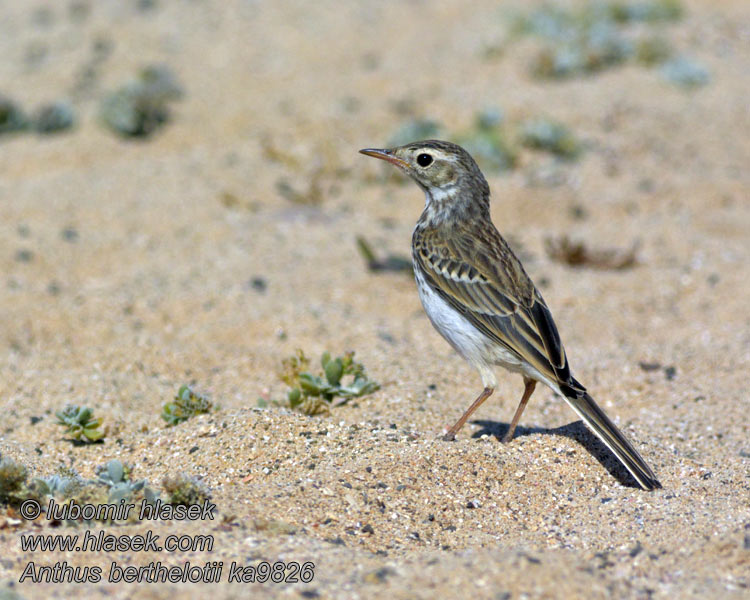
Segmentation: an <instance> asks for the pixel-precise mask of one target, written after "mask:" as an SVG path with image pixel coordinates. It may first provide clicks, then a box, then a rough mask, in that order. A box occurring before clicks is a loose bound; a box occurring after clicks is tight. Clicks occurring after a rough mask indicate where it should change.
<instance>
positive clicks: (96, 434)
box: [83, 428, 104, 442]
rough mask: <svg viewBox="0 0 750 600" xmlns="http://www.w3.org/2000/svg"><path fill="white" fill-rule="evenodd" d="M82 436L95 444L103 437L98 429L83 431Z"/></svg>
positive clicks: (102, 433)
mask: <svg viewBox="0 0 750 600" xmlns="http://www.w3.org/2000/svg"><path fill="white" fill-rule="evenodd" d="M83 435H84V436H86V438H87V439H89V440H90V441H92V442H97V441H99V440H100V439H102V438H103V437H104V432H103V431H100V430H99V429H88V428H85V429H84V430H83Z"/></svg>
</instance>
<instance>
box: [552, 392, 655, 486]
mask: <svg viewBox="0 0 750 600" xmlns="http://www.w3.org/2000/svg"><path fill="white" fill-rule="evenodd" d="M565 400H566V401H567V402H568V404H570V406H571V408H573V410H575V411H576V413H578V416H579V417H581V418H582V419H583V422H584V423H586V425H588V427H589V429H591V431H593V432H594V433H595V434H596V436H597V437H598V438H599V439H600V440H601V441H602V442H604V444H605V445H606V446H607V448H609V449H610V450H611V451H612V453H613V454H614V455H615V456H616V457H617V458H618V459H619V461H620V462H621V463H622V464H623V465H624V466H625V468H626V469H627V470H628V471H630V474H631V475H632V476H633V477H635V480H636V481H637V482H638V485H640V486H641V487H642V488H643V489H644V490H653V489H655V488H660V487H661V483H659V481H658V480H657V479H656V475H654V472H653V471H652V470H651V468H650V467H649V466H648V465H647V464H646V461H645V460H643V458H641V455H640V454H638V451H637V450H636V449H635V448H633V446H632V445H631V443H630V442H629V441H628V440H627V439H625V436H624V435H622V433H621V432H620V430H619V429H617V427H615V424H614V423H612V421H610V420H609V417H608V416H607V415H606V414H604V411H603V410H602V409H601V408H599V406H598V405H597V404H596V402H594V399H593V398H592V397H591V396H589V395H588V394H587V393H585V392H584V393H583V394H582V395H576V394H575V393H571V394H570V396H567V395H566V396H565Z"/></svg>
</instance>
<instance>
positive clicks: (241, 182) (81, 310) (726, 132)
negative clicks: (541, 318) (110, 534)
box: [0, 0, 750, 426]
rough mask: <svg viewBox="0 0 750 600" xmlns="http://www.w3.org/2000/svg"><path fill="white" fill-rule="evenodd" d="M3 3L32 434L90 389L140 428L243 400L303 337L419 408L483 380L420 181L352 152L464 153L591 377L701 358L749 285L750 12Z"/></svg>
mask: <svg viewBox="0 0 750 600" xmlns="http://www.w3.org/2000/svg"><path fill="white" fill-rule="evenodd" d="M0 11H1V14H2V19H0V50H1V54H0V56H1V57H2V59H1V60H0V94H1V95H2V99H1V100H0V240H1V241H0V248H1V249H2V252H0V262H1V263H2V270H3V273H4V283H3V294H2V296H1V297H0V302H2V303H3V314H4V317H3V320H2V323H1V324H0V327H1V328H2V329H1V330H2V343H3V344H4V345H5V351H4V356H5V360H4V361H3V362H2V366H0V369H1V370H2V371H3V377H2V383H0V385H2V386H4V389H3V392H4V393H2V397H3V399H4V401H5V402H6V403H8V405H9V406H12V408H11V412H12V413H13V414H17V415H19V417H20V416H23V417H24V418H25V417H27V416H29V415H28V414H26V413H29V412H30V411H32V410H35V409H36V406H35V407H34V408H33V409H32V407H31V406H30V405H29V404H28V402H27V401H28V400H29V399H32V398H33V399H34V400H38V401H40V402H41V403H42V405H45V406H46V403H49V405H50V406H48V407H47V410H50V407H51V406H53V405H56V404H59V403H60V402H61V401H62V397H63V396H66V395H69V394H71V393H73V394H74V395H79V396H81V397H90V398H97V399H98V401H100V402H101V403H102V409H103V410H105V411H111V412H112V414H113V416H115V417H117V416H120V417H121V416H122V415H123V414H124V411H129V410H130V408H132V407H133V406H141V405H144V406H145V405H148V404H149V403H152V402H158V400H154V398H155V397H157V398H158V397H159V394H162V393H165V394H170V393H172V391H173V390H174V389H175V388H176V386H177V385H178V384H179V383H181V382H189V381H192V382H200V383H201V385H203V386H204V387H205V388H207V389H210V390H212V391H213V392H214V393H216V394H218V395H221V396H222V397H225V398H227V400H226V402H228V403H229V405H231V406H235V407H238V408H239V407H243V406H246V405H247V404H248V403H250V404H253V403H254V402H255V398H256V396H258V395H260V396H262V397H265V398H271V397H272V396H273V395H274V393H276V392H275V391H274V390H276V389H277V388H276V387H275V386H278V385H279V383H278V377H277V376H276V370H277V367H278V364H279V361H280V360H281V358H282V357H283V356H286V355H289V354H290V353H291V352H292V351H293V350H294V348H296V347H305V348H309V349H310V350H309V352H310V353H311V354H313V355H317V354H318V353H319V352H321V351H323V350H324V349H326V348H328V347H331V349H334V348H339V349H341V350H344V349H357V350H358V351H359V352H364V353H365V354H366V355H367V357H368V360H369V362H370V364H371V365H374V367H373V368H374V369H379V370H380V371H381V372H382V373H383V374H382V375H381V379H388V380H391V381H394V382H398V383H397V384H395V385H401V386H406V387H405V388H404V390H406V392H405V393H407V394H417V395H418V394H420V393H421V391H420V390H422V389H423V385H422V384H421V383H419V382H416V381H411V380H409V378H408V377H407V378H406V379H405V373H406V372H405V371H401V370H400V369H402V368H407V369H408V368H409V367H408V366H409V365H413V364H417V365H418V372H422V373H426V374H427V375H425V377H427V378H429V377H431V376H438V375H441V376H442V377H443V379H447V380H448V381H449V382H451V383H449V384H448V385H449V389H450V390H452V389H454V388H452V387H450V386H453V385H455V382H456V381H458V380H462V379H467V380H470V379H471V378H472V374H471V372H470V370H469V369H468V368H467V367H465V366H462V365H461V363H460V361H454V362H452V363H451V367H450V368H451V369H453V370H450V371H448V372H447V373H444V372H443V371H442V370H441V369H442V365H441V361H440V360H435V356H434V355H431V354H430V353H431V352H437V353H438V354H437V356H438V357H445V358H448V357H452V354H451V353H450V349H449V348H448V347H447V345H442V342H441V341H440V340H439V339H437V337H436V336H433V334H432V333H431V332H430V330H429V327H428V324H427V322H426V319H425V318H424V316H423V315H422V313H421V309H420V308H419V305H418V302H417V300H416V295H415V294H414V287H413V283H412V281H411V276H410V273H409V269H408V253H409V239H410V232H411V228H412V227H413V223H414V222H415V221H416V219H417V217H418V215H419V212H420V206H421V203H422V199H421V197H420V193H419V192H418V191H417V190H416V189H415V188H413V187H412V186H404V185H403V184H404V183H405V182H404V180H403V178H401V177H400V176H399V175H397V174H395V173H392V172H390V171H389V170H388V169H387V168H383V165H380V164H373V163H375V161H370V160H367V159H365V158H364V157H362V156H360V155H358V154H357V150H358V149H359V148H362V147H372V146H375V147H378V146H386V145H393V144H399V143H405V142H408V141H413V140H416V139H423V138H429V137H439V138H444V139H450V140H453V141H457V142H458V143H461V144H462V145H464V146H465V147H466V148H467V149H469V150H470V151H471V152H472V154H473V155H474V156H475V157H476V158H477V160H478V161H479V163H480V165H481V166H482V168H483V170H484V171H485V173H486V174H487V176H488V179H489V180H490V184H491V187H492V190H493V214H494V216H495V221H496V223H497V224H498V227H499V228H500V230H501V231H502V232H503V233H504V234H505V235H506V236H507V237H508V238H509V240H510V242H511V244H512V245H513V246H514V248H515V249H516V251H517V252H518V253H519V254H520V255H521V258H522V259H523V260H524V261H525V263H526V265H527V267H528V268H529V270H530V272H531V273H532V276H533V277H534V278H535V279H536V280H537V281H538V282H539V284H540V286H541V287H542V289H543V293H544V294H545V296H548V298H549V302H550V304H551V306H552V307H553V311H554V312H555V314H556V315H558V321H560V322H561V328H562V329H563V334H564V335H563V337H564V339H567V340H568V342H567V343H568V346H569V353H571V354H572V355H573V356H576V355H578V356H581V357H582V358H581V359H580V360H579V361H576V362H581V363H582V364H583V365H586V364H588V362H587V361H586V357H587V352H591V353H592V355H594V354H596V355H597V356H601V355H602V353H604V354H605V355H607V356H611V358H612V360H613V361H616V360H621V359H622V356H623V354H624V355H625V356H627V357H628V360H632V362H633V363H634V364H635V363H637V362H638V361H639V360H641V361H646V362H649V361H650V362H649V364H650V363H651V362H656V363H658V364H661V363H664V364H673V363H677V362H679V361H681V360H682V361H685V360H689V357H690V356H692V355H693V354H694V351H697V350H698V349H701V348H703V347H704V346H705V344H706V343H710V342H711V341H712V340H713V339H714V338H715V337H716V336H717V329H718V330H721V328H722V327H725V325H723V324H722V321H721V319H716V318H713V316H712V314H711V313H710V311H709V310H707V308H706V302H707V301H709V300H708V299H710V298H715V297H716V292H717V291H718V290H719V289H720V287H721V286H722V285H727V286H730V288H731V286H733V285H737V286H738V287H737V289H740V288H742V289H745V288H744V283H742V282H743V278H744V276H745V274H744V272H743V271H742V270H741V268H740V265H742V264H743V261H744V258H746V255H747V240H746V235H745V232H746V228H747V225H748V221H747V218H748V216H749V213H748V202H747V200H748V198H747V183H748V181H747V168H746V167H747V163H748V154H749V153H748V142H747V135H745V134H746V133H747V132H748V114H749V113H748V102H747V90H748V79H749V77H750V75H749V74H748V69H747V65H748V57H749V55H750V51H749V49H748V45H749V44H750V41H749V40H750V37H749V36H750V30H749V29H748V13H747V10H746V6H745V3H744V2H740V1H737V2H722V3H720V4H717V3H700V2H685V1H682V0H632V1H628V0H611V1H607V0H601V1H599V0H595V1H591V2H588V1H582V2H561V3H511V2H507V3H500V2H489V1H486V2H474V3H471V5H466V4H465V3H461V2H424V1H411V2H379V3H372V2H318V3H314V4H312V3H304V2H260V1H251V0H237V1H228V2H211V1H208V0H190V1H188V0H185V1H177V0H175V1H169V0H132V1H126V2H122V1H106V0H100V1H93V0H70V1H66V2H42V1H29V2H14V1H10V0H5V1H4V2H2V3H1V4H0ZM403 259H407V260H406V261H404V260H403ZM403 267H406V268H405V269H403V273H405V275H404V274H402V272H401V271H402V268H403ZM573 269H577V270H576V271H575V272H574V271H573ZM573 276H575V283H574V284H573V283H572V282H571V279H570V278H571V277H573ZM716 286H719V287H716ZM706 294H709V296H706ZM739 301H740V297H739V296H735V295H733V294H731V293H728V292H727V293H725V294H724V298H723V300H722V303H721V307H722V308H721V310H724V311H727V314H732V313H733V312H734V309H735V308H737V310H736V312H734V315H735V316H736V314H739V313H740V312H741V310H740V309H739V308H738V307H735V305H734V303H736V302H739ZM613 315H614V316H613ZM568 323H575V325H568ZM726 328H727V329H726V331H724V330H722V332H723V333H722V334H729V333H730V332H733V331H735V328H734V327H733V325H731V324H730V323H728V324H727V325H726ZM428 332H429V333H428ZM425 336H428V337H426V338H425ZM596 336H598V337H597V340H598V341H599V342H600V343H601V345H602V348H600V349H598V350H597V349H596V348H591V347H590V346H587V344H586V343H584V340H591V339H592V337H596ZM602 336H604V337H602ZM644 340H646V342H647V343H646V345H645V346H641V343H642V342H643V341H644ZM441 353H442V354H441ZM577 353H578V354H577ZM659 355H664V356H666V357H665V358H659V360H656V358H658V356H659ZM655 357H656V358H655ZM415 361H416V363H415ZM454 364H455V366H453V365H454ZM685 364H686V363H685ZM583 368H584V369H585V368H587V367H585V366H584V367H583ZM599 368H600V369H602V370H605V371H606V370H607V368H608V367H606V366H603V365H600V367H599ZM588 376H589V377H593V376H594V373H593V371H592V372H590V373H588ZM509 385H510V384H509ZM154 386H156V387H154ZM399 389H400V388H399ZM456 389H462V388H461V387H458V388H456ZM509 389H511V388H509ZM40 396H41V399H40ZM450 412H451V411H450V410H448V411H447V414H448V413H450ZM129 418H132V419H135V420H136V421H138V424H139V425H143V426H146V424H147V423H149V422H151V421H150V419H151V418H152V417H151V416H150V415H146V416H143V417H141V416H140V415H139V414H136V415H130V416H129ZM139 419H140V421H139ZM141 421H142V422H141ZM134 426H135V425H134Z"/></svg>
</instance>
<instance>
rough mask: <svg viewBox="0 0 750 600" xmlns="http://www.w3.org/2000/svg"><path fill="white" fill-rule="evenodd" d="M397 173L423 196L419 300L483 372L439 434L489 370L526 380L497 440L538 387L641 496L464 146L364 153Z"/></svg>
mask: <svg viewBox="0 0 750 600" xmlns="http://www.w3.org/2000/svg"><path fill="white" fill-rule="evenodd" d="M360 152H361V153H362V154H366V155H368V156H373V157H375V158H380V159H383V160H385V161H388V162H389V163H391V164H394V165H396V166H397V167H398V168H399V169H401V170H402V171H404V172H405V173H406V174H407V175H409V176H410V177H411V178H412V179H413V180H414V181H415V182H416V183H417V185H418V186H419V187H420V188H422V190H423V191H424V193H425V199H426V202H425V208H424V211H423V212H422V216H421V217H420V218H419V221H418V222H417V226H416V228H415V229H414V235H413V237H412V262H413V264H414V275H415V278H416V281H417V289H418V290H419V297H420V299H421V300H422V305H423V306H424V309H425V311H426V312H427V316H428V317H429V318H430V321H431V322H432V324H433V326H434V327H435V329H437V330H438V332H439V333H440V334H441V335H442V336H443V337H444V338H445V339H446V340H447V341H448V342H449V343H450V344H451V346H453V348H455V350H456V351H457V352H458V353H459V354H460V355H461V356H463V357H464V358H465V359H466V360H467V361H468V362H469V363H470V364H471V365H472V366H473V367H474V368H476V369H477V370H478V371H479V374H480V375H481V377H482V382H483V383H484V390H483V391H482V393H481V394H480V395H479V397H478V398H477V399H476V400H475V401H474V403H473V404H472V405H471V406H470V407H469V409H468V410H467V411H466V412H465V413H464V414H463V415H462V416H461V418H460V419H459V420H458V421H457V422H456V424H455V425H453V427H451V428H450V429H449V430H448V433H446V434H445V436H444V439H446V440H453V439H454V438H455V436H456V433H458V430H459V429H461V427H462V426H463V425H464V423H465V422H466V420H467V419H468V418H469V417H470V416H471V414H472V413H473V412H474V411H475V410H476V409H477V408H479V406H480V405H481V404H482V402H484V401H485V400H486V399H487V398H488V397H489V396H490V395H491V394H492V392H493V391H494V389H495V386H496V385H497V379H496V378H495V374H494V372H493V367H494V366H496V365H500V366H502V367H505V368H506V369H509V370H510V371H513V372H516V373H520V374H521V375H522V376H523V380H524V384H525V389H524V392H523V396H522V397H521V402H520V404H519V405H518V408H517V409H516V413H515V415H513V420H512V421H511V423H510V427H509V428H508V432H507V434H506V435H505V438H504V440H503V441H506V442H507V441H510V440H511V439H512V438H513V432H514V431H515V428H516V425H517V424H518V420H519V419H520V418H521V414H522V413H523V410H524V408H525V406H526V403H527V402H528V400H529V398H530V397H531V394H532V393H533V392H534V387H535V386H536V383H537V382H539V381H540V382H542V383H544V384H546V385H548V386H549V387H550V388H552V389H553V390H554V391H555V392H556V393H557V394H559V395H560V396H562V397H563V398H564V399H565V401H566V402H567V403H568V404H569V405H570V406H571V408H573V410H574V411H576V413H578V416H580V417H581V418H582V419H583V421H584V423H586V425H588V426H589V428H590V429H591V430H592V431H593V432H594V433H595V434H596V435H597V436H598V437H599V439H601V440H602V442H604V443H605V444H606V446H607V447H608V448H609V449H610V450H611V451H612V452H613V453H614V455H615V456H616V457H617V458H618V459H619V460H620V462H622V464H623V465H624V466H625V467H626V468H627V469H628V471H630V473H631V474H632V475H633V477H634V478H635V480H636V481H637V482H638V484H639V485H640V486H641V487H642V488H644V489H647V490H651V489H654V488H658V487H661V484H660V483H659V482H658V481H657V479H656V476H655V475H654V473H653V471H651V469H650V468H649V466H648V465H647V464H646V462H645V461H644V460H643V458H641V455H640V454H638V451H637V450H636V449H635V448H633V446H632V445H631V444H630V442H628V440H627V439H626V438H625V436H623V434H622V433H621V432H620V431H619V430H618V429H617V427H615V425H614V423H612V421H610V420H609V418H608V417H607V415H606V414H604V411H602V409H601V408H599V406H598V405H597V404H596V403H595V402H594V400H593V398H592V397H591V396H589V395H588V393H586V388H584V387H583V385H581V384H580V383H579V382H578V381H577V380H576V379H575V378H574V377H573V375H572V374H571V372H570V367H569V366H568V358H567V356H566V355H565V350H564V349H563V345H562V342H561V340H560V335H559V334H558V332H557V327H556V326H555V322H554V320H553V319H552V314H551V313H550V310H549V308H547V304H546V303H545V302H544V299H543V298H542V295H541V294H540V293H539V290H537V289H536V287H535V286H534V284H533V282H532V281H531V279H530V278H529V276H528V275H527V274H526V271H525V270H524V268H523V266H522V265H521V262H520V261H519V260H518V258H516V255H515V254H513V251H512V250H511V249H510V247H509V246H508V244H507V243H506V241H505V240H504V239H503V237H502V236H501V235H500V233H499V232H498V231H497V229H496V228H495V226H494V225H493V223H492V220H491V219H490V188H489V186H488V185H487V181H486V180H485V178H484V176H483V175H482V172H481V171H480V170H479V167H478V166H477V164H476V163H475V162H474V159H472V157H471V156H470V155H469V154H468V152H466V151H465V150H464V149H463V148H461V147H460V146H457V145H455V144H451V143H449V142H442V141H438V140H428V141H423V142H414V143H412V144H407V145H405V146H400V147H398V148H391V149H384V150H378V149H374V148H368V149H365V150H360Z"/></svg>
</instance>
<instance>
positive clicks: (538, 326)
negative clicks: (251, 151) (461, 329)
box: [414, 231, 585, 395]
mask: <svg viewBox="0 0 750 600" xmlns="http://www.w3.org/2000/svg"><path fill="white" fill-rule="evenodd" d="M493 233H494V235H493V236H491V237H489V238H484V239H483V238H481V237H479V236H477V235H476V233H474V235H469V234H463V235H457V236H456V235H454V236H451V238H450V239H447V238H446V237H443V236H440V237H438V234H437V233H432V234H431V233H430V232H423V233H422V234H421V235H419V236H415V240H414V258H415V261H416V263H417V266H418V268H419V269H420V270H421V272H422V274H423V275H424V278H425V281H426V282H427V284H428V285H429V286H430V287H431V288H432V289H433V290H434V291H435V292H436V293H437V294H438V295H439V296H440V297H441V298H443V299H444V300H446V301H447V302H448V304H450V305H451V306H452V307H453V308H455V309H456V310H457V311H458V312H460V313H461V314H462V315H464V316H465V317H466V318H467V319H468V320H469V322H470V323H472V324H473V325H474V326H475V327H476V328H477V329H479V330H480V331H481V332H482V333H484V334H485V335H487V336H488V337H489V338H490V339H492V340H493V341H495V342H496V343H498V344H501V345H502V346H503V347H504V348H506V349H507V350H510V351H511V352H512V353H513V354H515V355H516V356H518V357H519V358H520V359H522V360H524V361H526V362H528V363H529V364H531V366H533V367H534V368H535V369H536V370H537V371H539V372H540V373H541V374H542V375H544V376H545V377H547V378H549V379H550V380H551V381H554V382H556V383H558V385H559V386H560V387H561V389H562V390H563V392H564V393H565V392H569V393H574V394H576V395H577V394H579V393H580V394H582V393H583V392H584V391H585V388H584V387H583V386H582V385H581V384H580V383H578V382H577V381H576V380H575V379H574V378H573V377H572V376H571V374H570V368H569V366H568V359H567V357H566V355H565V350H564V348H563V345H562V342H561V340H560V335H559V333H558V332H557V327H556V326H555V322H554V320H553V319H552V314H551V313H550V311H549V308H547V305H546V304H545V303H544V300H543V298H542V296H541V294H539V292H538V291H537V290H536V288H535V287H534V284H533V283H532V282H531V280H530V279H529V277H528V275H527V274H526V272H525V271H524V270H523V267H522V266H521V263H520V261H519V260H518V258H516V256H515V255H514V254H513V252H512V251H511V250H510V248H509V247H508V245H507V244H506V243H505V241H504V240H502V238H501V237H500V235H499V234H498V233H497V232H496V231H495V232H493Z"/></svg>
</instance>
